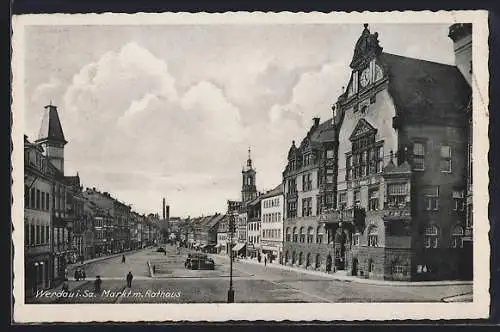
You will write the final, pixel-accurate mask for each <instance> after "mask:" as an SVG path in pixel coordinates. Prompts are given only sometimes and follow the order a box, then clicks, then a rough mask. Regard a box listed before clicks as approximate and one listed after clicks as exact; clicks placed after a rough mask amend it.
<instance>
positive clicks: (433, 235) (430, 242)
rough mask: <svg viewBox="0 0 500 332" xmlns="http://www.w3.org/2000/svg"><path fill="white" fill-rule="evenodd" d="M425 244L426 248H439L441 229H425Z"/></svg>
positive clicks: (429, 227) (432, 226)
mask: <svg viewBox="0 0 500 332" xmlns="http://www.w3.org/2000/svg"><path fill="white" fill-rule="evenodd" d="M424 244H425V247H426V248H437V247H438V246H439V229H438V227H437V226H436V225H429V226H427V227H426V228H425V232H424Z"/></svg>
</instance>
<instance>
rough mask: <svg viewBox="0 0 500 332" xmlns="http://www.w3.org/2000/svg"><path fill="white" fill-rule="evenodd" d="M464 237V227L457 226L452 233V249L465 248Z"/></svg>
mask: <svg viewBox="0 0 500 332" xmlns="http://www.w3.org/2000/svg"><path fill="white" fill-rule="evenodd" d="M463 236H464V229H463V227H462V226H460V225H457V226H455V227H454V228H453V230H452V232H451V247H452V248H463V247H464V241H463Z"/></svg>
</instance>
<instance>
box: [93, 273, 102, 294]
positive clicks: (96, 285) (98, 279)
mask: <svg viewBox="0 0 500 332" xmlns="http://www.w3.org/2000/svg"><path fill="white" fill-rule="evenodd" d="M101 284H102V280H101V276H97V277H96V278H95V281H94V290H95V293H96V294H98V295H100V294H101Z"/></svg>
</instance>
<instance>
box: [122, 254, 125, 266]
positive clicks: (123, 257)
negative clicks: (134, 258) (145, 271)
mask: <svg viewBox="0 0 500 332" xmlns="http://www.w3.org/2000/svg"><path fill="white" fill-rule="evenodd" d="M122 264H125V255H122Z"/></svg>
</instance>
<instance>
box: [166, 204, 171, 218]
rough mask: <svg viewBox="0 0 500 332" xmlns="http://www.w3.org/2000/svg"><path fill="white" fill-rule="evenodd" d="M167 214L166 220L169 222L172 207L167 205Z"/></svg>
mask: <svg viewBox="0 0 500 332" xmlns="http://www.w3.org/2000/svg"><path fill="white" fill-rule="evenodd" d="M165 214H166V218H165V219H166V220H169V219H170V205H167V206H166V207H165Z"/></svg>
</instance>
